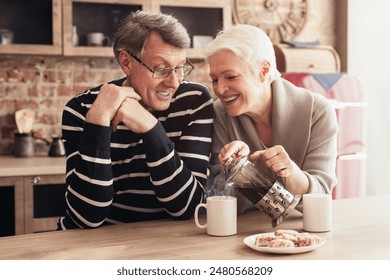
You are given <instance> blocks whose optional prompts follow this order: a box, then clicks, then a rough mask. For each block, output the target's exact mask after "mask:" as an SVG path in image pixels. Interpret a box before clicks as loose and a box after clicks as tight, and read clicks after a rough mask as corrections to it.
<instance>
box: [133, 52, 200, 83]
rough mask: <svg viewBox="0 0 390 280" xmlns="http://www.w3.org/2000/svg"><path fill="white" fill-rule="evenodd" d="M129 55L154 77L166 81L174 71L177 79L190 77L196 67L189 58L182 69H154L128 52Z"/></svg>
mask: <svg viewBox="0 0 390 280" xmlns="http://www.w3.org/2000/svg"><path fill="white" fill-rule="evenodd" d="M127 53H128V54H129V55H131V57H132V58H134V59H135V60H136V61H138V62H139V63H140V64H141V65H142V66H144V67H145V68H146V69H148V70H149V71H150V72H151V73H152V77H153V78H155V79H164V78H166V77H168V76H169V74H171V72H172V71H174V72H175V75H176V77H178V78H183V77H185V76H188V75H189V74H190V73H191V72H192V70H194V65H193V64H192V63H191V61H190V60H189V59H188V58H187V63H188V64H185V65H183V66H181V67H176V68H157V69H154V70H153V69H152V68H150V67H149V66H148V65H146V64H145V63H144V62H143V61H142V60H141V59H139V58H138V57H137V56H135V55H134V54H132V53H131V52H129V51H127Z"/></svg>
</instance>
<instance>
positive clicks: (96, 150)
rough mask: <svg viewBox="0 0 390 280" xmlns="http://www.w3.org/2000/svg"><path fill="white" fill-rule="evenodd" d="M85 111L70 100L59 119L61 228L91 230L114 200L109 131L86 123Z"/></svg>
mask: <svg viewBox="0 0 390 280" xmlns="http://www.w3.org/2000/svg"><path fill="white" fill-rule="evenodd" d="M86 112H87V108H85V107H84V106H83V104H82V103H81V102H79V101H78V99H76V98H74V99H72V100H70V101H69V102H68V103H67V105H66V107H65V109H64V112H63V116H62V137H63V140H64V144H65V148H66V153H67V162H66V185H67V191H66V193H65V203H66V213H65V216H64V217H62V218H61V219H60V221H59V224H58V227H59V228H60V229H69V228H78V227H82V228H94V227H98V226H100V225H101V224H102V223H103V222H104V220H105V218H106V217H107V215H108V213H109V208H110V205H111V203H112V199H113V194H114V191H113V178H112V170H111V159H110V138H111V128H110V127H104V126H99V125H94V124H90V123H86V122H85V117H84V116H85V115H86Z"/></svg>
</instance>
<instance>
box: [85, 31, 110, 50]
mask: <svg viewBox="0 0 390 280" xmlns="http://www.w3.org/2000/svg"><path fill="white" fill-rule="evenodd" d="M87 43H88V46H99V47H100V46H109V45H110V44H111V39H110V38H109V37H107V36H105V35H104V34H103V33H101V32H91V33H88V34H87Z"/></svg>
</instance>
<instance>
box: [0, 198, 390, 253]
mask: <svg viewBox="0 0 390 280" xmlns="http://www.w3.org/2000/svg"><path fill="white" fill-rule="evenodd" d="M389 213H390V196H367V197H362V198H350V199H337V200H334V201H333V229H332V231H329V232H323V233H318V235H319V236H321V237H322V238H325V239H326V242H325V244H324V245H323V246H322V247H320V248H318V249H316V250H314V251H310V252H307V253H302V254H287V255H277V254H264V253H261V252H257V251H255V250H252V249H251V248H249V247H247V246H246V245H245V244H244V243H243V239H244V238H245V237H247V236H250V235H253V234H257V233H264V232H269V231H274V230H275V229H279V228H284V229H294V230H298V231H303V221H302V214H300V213H298V212H296V213H293V215H290V216H289V217H287V219H286V220H285V221H284V222H283V223H281V224H280V225H279V226H278V227H277V228H272V226H271V222H270V219H268V218H267V217H266V216H265V215H263V214H261V212H260V211H258V210H252V211H248V212H245V213H244V214H240V215H238V218H237V226H238V227H237V234H236V235H233V236H227V237H213V236H208V235H207V234H206V233H205V230H204V229H199V228H197V227H196V226H195V223H194V220H193V219H191V220H185V221H179V220H173V219H169V220H156V221H146V222H137V223H129V224H119V225H112V226H103V227H100V228H97V229H91V230H85V229H75V230H66V231H52V232H43V233H33V234H22V235H17V236H10V237H2V238H0V259H77V260H81V259H115V260H118V259H127V260H136V259H138V260H150V259H161V260H164V259H166V260H169V259H171V260H174V259H176V260H177V259H182V260H207V259H211V260H218V259H224V260H229V259H230V260H244V259H247V260H250V259H251V260H380V259H382V260H388V259H390V250H389V248H390V219H389V216H388V214H389Z"/></svg>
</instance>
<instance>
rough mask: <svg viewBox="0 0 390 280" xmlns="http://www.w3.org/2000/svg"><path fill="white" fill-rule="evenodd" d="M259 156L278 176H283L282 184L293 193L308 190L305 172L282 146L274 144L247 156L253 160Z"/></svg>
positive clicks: (302, 192) (301, 192) (296, 193)
mask: <svg viewBox="0 0 390 280" xmlns="http://www.w3.org/2000/svg"><path fill="white" fill-rule="evenodd" d="M259 157H260V158H261V159H262V160H263V161H264V162H265V164H266V165H267V166H268V167H269V168H270V169H271V170H272V171H273V172H274V173H276V174H277V175H278V176H279V177H282V178H285V180H284V185H285V187H286V188H288V190H289V191H290V192H292V193H293V194H295V195H298V194H300V195H302V194H305V193H307V192H308V190H309V179H308V178H307V176H306V175H305V173H304V172H303V171H302V170H301V169H300V168H299V167H298V166H297V165H296V164H295V162H293V161H292V160H291V159H290V156H289V155H288V153H287V152H286V150H285V149H284V148H283V146H280V145H276V146H274V147H271V148H269V149H267V150H263V151H256V152H254V153H253V154H251V155H250V156H249V159H251V160H255V159H257V158H259Z"/></svg>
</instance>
